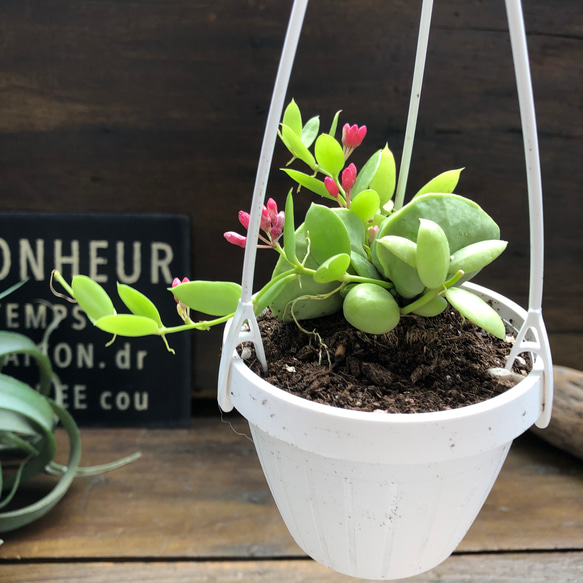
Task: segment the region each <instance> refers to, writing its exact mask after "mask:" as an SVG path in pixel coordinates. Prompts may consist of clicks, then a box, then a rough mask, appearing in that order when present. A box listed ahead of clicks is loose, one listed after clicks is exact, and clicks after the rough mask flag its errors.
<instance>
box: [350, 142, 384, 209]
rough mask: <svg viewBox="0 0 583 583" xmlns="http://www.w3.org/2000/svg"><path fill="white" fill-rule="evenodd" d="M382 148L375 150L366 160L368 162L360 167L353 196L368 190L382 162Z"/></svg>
mask: <svg viewBox="0 0 583 583" xmlns="http://www.w3.org/2000/svg"><path fill="white" fill-rule="evenodd" d="M381 155H382V150H379V151H378V152H375V153H374V154H373V155H372V156H371V157H370V158H369V159H368V160H367V162H366V164H365V165H364V166H363V167H362V168H361V169H360V171H359V172H358V174H357V176H356V182H355V184H354V186H353V188H352V198H354V197H355V196H356V195H357V194H358V193H359V192H362V191H363V190H366V189H367V188H368V187H369V186H370V183H371V181H372V179H373V178H374V176H375V174H376V173H377V170H378V168H379V164H380V163H381Z"/></svg>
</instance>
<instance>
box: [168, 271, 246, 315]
mask: <svg viewBox="0 0 583 583" xmlns="http://www.w3.org/2000/svg"><path fill="white" fill-rule="evenodd" d="M169 291H171V292H172V293H173V294H174V296H175V297H176V298H178V300H179V301H181V302H182V303H183V304H185V305H187V306H188V307H189V308H190V309H192V310H194V311H195V312H202V313H203V314H209V315H211V316H227V315H228V314H231V313H233V312H234V311H235V310H236V309H237V305H238V304H239V299H240V298H241V286H240V285H239V284H237V283H234V282H231V281H203V280H199V281H189V282H188V283H181V284H180V285H177V286H176V287H173V288H169Z"/></svg>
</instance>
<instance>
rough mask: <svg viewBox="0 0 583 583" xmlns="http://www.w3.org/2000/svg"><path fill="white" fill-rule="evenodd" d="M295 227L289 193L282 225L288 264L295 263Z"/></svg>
mask: <svg viewBox="0 0 583 583" xmlns="http://www.w3.org/2000/svg"><path fill="white" fill-rule="evenodd" d="M295 231H296V227H295V224H294V199H293V196H292V193H291V190H290V192H289V193H288V195H287V199H286V201H285V220H284V223H283V250H284V252H285V255H286V257H287V260H288V261H289V262H290V263H297V261H298V258H297V256H296V232H295Z"/></svg>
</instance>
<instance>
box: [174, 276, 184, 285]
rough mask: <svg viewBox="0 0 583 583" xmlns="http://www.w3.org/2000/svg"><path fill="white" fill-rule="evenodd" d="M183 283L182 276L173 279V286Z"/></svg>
mask: <svg viewBox="0 0 583 583" xmlns="http://www.w3.org/2000/svg"><path fill="white" fill-rule="evenodd" d="M181 283H182V282H181V281H180V278H179V277H175V278H174V279H173V280H172V287H176V286H177V285H180V284H181Z"/></svg>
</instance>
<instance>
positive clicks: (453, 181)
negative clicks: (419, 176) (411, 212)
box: [413, 168, 463, 199]
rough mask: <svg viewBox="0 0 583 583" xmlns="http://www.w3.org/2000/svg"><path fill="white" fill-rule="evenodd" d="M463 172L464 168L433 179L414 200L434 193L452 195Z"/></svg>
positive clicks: (449, 171)
mask: <svg viewBox="0 0 583 583" xmlns="http://www.w3.org/2000/svg"><path fill="white" fill-rule="evenodd" d="M462 170H463V168H458V169H457V170H447V171H446V172H442V173H441V174H439V175H438V176H436V177H435V178H433V179H431V180H430V181H429V182H428V183H427V184H426V185H425V186H424V187H423V188H421V189H420V190H419V192H418V193H417V194H416V195H415V196H414V197H413V198H414V199H415V198H417V197H418V196H422V195H423V194H429V193H433V192H436V193H443V194H451V193H452V192H453V191H454V190H455V187H456V186H457V184H458V182H459V179H460V174H461V173H462Z"/></svg>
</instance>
